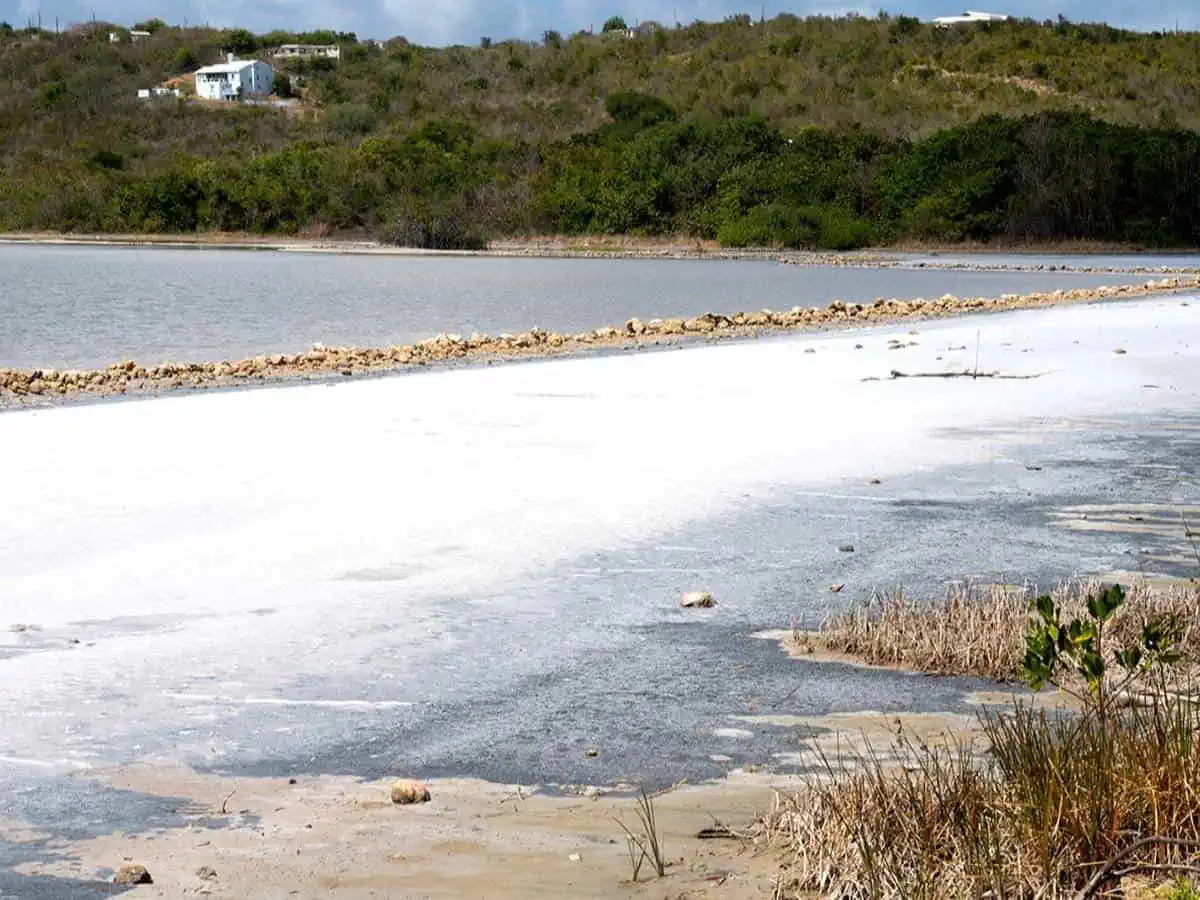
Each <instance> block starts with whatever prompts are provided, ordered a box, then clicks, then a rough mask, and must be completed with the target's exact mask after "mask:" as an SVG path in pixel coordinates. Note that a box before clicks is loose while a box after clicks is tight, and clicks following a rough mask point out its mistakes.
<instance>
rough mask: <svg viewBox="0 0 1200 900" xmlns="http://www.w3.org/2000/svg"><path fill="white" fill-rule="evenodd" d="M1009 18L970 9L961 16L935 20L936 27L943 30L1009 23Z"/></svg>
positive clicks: (943, 17) (942, 17) (941, 17)
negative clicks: (982, 24) (961, 26)
mask: <svg viewBox="0 0 1200 900" xmlns="http://www.w3.org/2000/svg"><path fill="white" fill-rule="evenodd" d="M1007 21H1008V16H1004V15H1001V14H1000V13H989V12H979V11H978V10H973V9H968V10H967V11H966V12H965V13H963V14H962V15H961V16H939V17H938V18H936V19H934V20H933V24H934V25H940V26H941V27H942V28H946V27H949V26H950V25H978V24H979V23H980V22H1007Z"/></svg>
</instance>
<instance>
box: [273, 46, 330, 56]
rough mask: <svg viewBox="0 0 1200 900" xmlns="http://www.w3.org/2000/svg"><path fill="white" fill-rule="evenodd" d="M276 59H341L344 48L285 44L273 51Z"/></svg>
mask: <svg viewBox="0 0 1200 900" xmlns="http://www.w3.org/2000/svg"><path fill="white" fill-rule="evenodd" d="M271 55H272V56H273V57H275V59H311V58H313V57H323V58H325V59H341V58H342V48H341V47H339V46H338V45H337V44H284V45H282V46H281V47H277V48H276V49H275V50H272V51H271Z"/></svg>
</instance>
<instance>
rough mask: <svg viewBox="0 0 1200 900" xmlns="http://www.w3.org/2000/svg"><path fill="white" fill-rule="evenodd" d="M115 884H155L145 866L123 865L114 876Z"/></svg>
mask: <svg viewBox="0 0 1200 900" xmlns="http://www.w3.org/2000/svg"><path fill="white" fill-rule="evenodd" d="M113 884H154V879H153V878H151V877H150V873H149V872H147V871H146V867H145V866H121V868H119V869H117V874H116V875H114V876H113Z"/></svg>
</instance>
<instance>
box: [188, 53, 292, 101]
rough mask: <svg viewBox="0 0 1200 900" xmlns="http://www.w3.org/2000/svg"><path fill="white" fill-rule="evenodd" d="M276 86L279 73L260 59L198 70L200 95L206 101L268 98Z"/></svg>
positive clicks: (197, 85) (229, 62) (197, 88)
mask: <svg viewBox="0 0 1200 900" xmlns="http://www.w3.org/2000/svg"><path fill="white" fill-rule="evenodd" d="M274 86H275V70H274V69H272V68H271V67H270V66H268V65H267V64H266V63H265V62H262V61H261V60H257V59H234V58H233V54H232V53H230V54H229V60H228V61H227V62H223V63H221V64H219V65H216V66H205V67H204V68H203V69H197V70H196V96H197V97H199V98H201V99H202V100H241V99H242V98H243V97H255V96H259V97H264V96H266V95H267V94H269V93H271V88H273V87H274Z"/></svg>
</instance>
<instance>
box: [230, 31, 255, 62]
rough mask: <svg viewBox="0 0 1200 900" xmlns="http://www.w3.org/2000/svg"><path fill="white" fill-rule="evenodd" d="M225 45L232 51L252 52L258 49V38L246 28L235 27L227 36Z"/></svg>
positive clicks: (238, 52) (240, 52) (239, 52)
mask: <svg viewBox="0 0 1200 900" xmlns="http://www.w3.org/2000/svg"><path fill="white" fill-rule="evenodd" d="M225 47H226V48H227V49H228V50H229V52H230V53H235V54H243V55H244V54H250V53H253V52H254V51H255V50H257V49H258V39H257V38H255V36H254V35H253V34H251V33H250V32H249V31H247V30H246V29H245V28H235V29H233V30H232V31H230V32H229V34H227V35H226V36H225Z"/></svg>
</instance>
